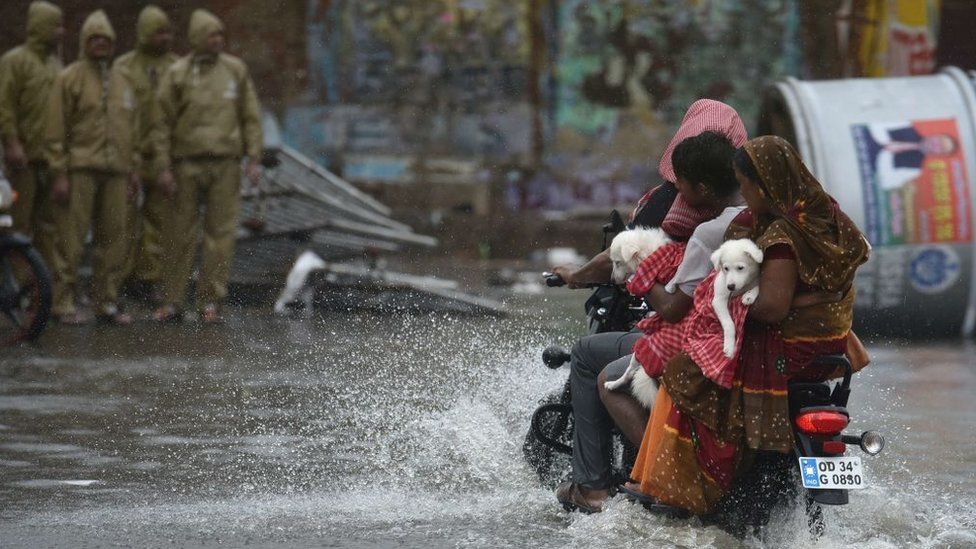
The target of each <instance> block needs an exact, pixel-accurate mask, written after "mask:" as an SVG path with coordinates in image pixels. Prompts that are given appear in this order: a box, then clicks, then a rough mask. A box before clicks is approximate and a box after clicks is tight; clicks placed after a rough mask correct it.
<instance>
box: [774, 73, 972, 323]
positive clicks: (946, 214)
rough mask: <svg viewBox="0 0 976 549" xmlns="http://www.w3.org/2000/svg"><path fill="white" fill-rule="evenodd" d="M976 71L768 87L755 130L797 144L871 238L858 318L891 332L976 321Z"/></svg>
mask: <svg viewBox="0 0 976 549" xmlns="http://www.w3.org/2000/svg"><path fill="white" fill-rule="evenodd" d="M973 86H974V79H973V78H972V77H971V75H967V74H966V73H964V72H963V71H961V70H959V69H957V68H954V67H949V68H945V69H943V70H942V71H941V72H939V73H938V74H934V75H931V76H916V77H904V78H871V79H867V78H864V79H847V80H832V81H800V80H797V79H794V78H790V79H787V80H785V81H783V82H780V83H777V84H775V85H774V86H772V87H770V88H769V89H768V90H767V93H766V95H765V97H764V99H763V106H762V109H761V114H760V120H759V126H758V130H759V134H760V135H762V134H776V135H780V136H782V137H784V138H786V139H788V140H789V141H790V142H792V143H793V144H794V145H796V147H797V149H798V150H799V152H800V154H801V155H802V156H803V159H804V160H805V161H806V163H807V165H808V166H809V167H810V169H811V170H812V171H813V173H814V174H815V175H816V176H817V177H818V178H819V179H820V181H822V182H823V184H824V186H825V187H826V188H827V190H828V192H830V193H831V194H832V195H833V196H834V197H835V198H836V199H837V201H838V202H840V204H841V206H842V207H843V208H844V211H845V212H847V213H848V214H849V215H850V216H851V217H852V218H853V219H854V221H855V222H856V223H857V224H858V226H859V227H861V229H862V230H863V231H864V232H865V234H867V235H868V239H869V240H870V241H871V245H872V246H873V248H874V249H873V252H872V258H871V260H870V261H869V263H868V264H867V265H865V266H864V267H862V269H861V271H860V272H859V273H858V279H857V291H858V296H857V318H858V327H859V328H861V329H869V330H872V331H877V332H882V333H885V334H890V335H906V336H933V335H934V336H940V335H944V336H955V335H957V334H959V333H963V334H964V335H967V336H969V335H972V334H973V331H974V328H976V286H974V283H976V277H974V276H973V271H974V265H973V262H974V260H976V254H974V253H973V209H974V208H973V197H974V192H973V174H974V173H976V95H974V87H973Z"/></svg>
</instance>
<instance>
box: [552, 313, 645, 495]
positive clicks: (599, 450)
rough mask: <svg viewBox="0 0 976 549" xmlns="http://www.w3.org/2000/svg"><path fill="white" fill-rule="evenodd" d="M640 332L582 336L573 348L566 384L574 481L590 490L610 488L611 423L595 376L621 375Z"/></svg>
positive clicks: (611, 376) (628, 362)
mask: <svg viewBox="0 0 976 549" xmlns="http://www.w3.org/2000/svg"><path fill="white" fill-rule="evenodd" d="M640 336H641V332H639V331H633V332H607V333H603V334H595V335H589V336H586V337H583V338H582V339H580V340H579V341H578V342H576V345H574V346H573V351H572V359H571V360H570V363H569V365H570V371H569V383H570V391H571V393H572V398H573V400H572V403H573V422H574V429H573V482H575V483H577V484H579V485H581V486H583V487H585V488H590V489H595V490H600V489H606V488H609V487H610V475H611V473H612V471H611V470H610V464H611V455H612V454H611V453H612V452H613V438H612V435H611V430H612V429H613V426H614V423H613V419H612V418H611V417H610V414H609V413H608V412H607V409H606V408H604V407H603V401H601V400H600V393H599V390H598V388H597V376H598V375H600V372H601V371H605V372H606V377H607V380H608V381H610V380H614V379H617V378H618V377H620V376H621V375H623V373H624V371H626V370H627V366H628V365H629V364H630V355H631V349H632V348H633V346H634V343H636V342H637V340H638V339H640Z"/></svg>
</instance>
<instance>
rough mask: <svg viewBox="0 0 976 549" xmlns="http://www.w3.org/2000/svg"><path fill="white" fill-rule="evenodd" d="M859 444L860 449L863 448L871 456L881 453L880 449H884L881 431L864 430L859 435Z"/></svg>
mask: <svg viewBox="0 0 976 549" xmlns="http://www.w3.org/2000/svg"><path fill="white" fill-rule="evenodd" d="M860 446H861V450H864V453H866V454H868V455H871V456H876V455H878V454H880V453H881V450H884V446H885V439H884V437H883V436H881V433H878V432H876V431H865V432H864V433H863V434H862V435H861V445H860Z"/></svg>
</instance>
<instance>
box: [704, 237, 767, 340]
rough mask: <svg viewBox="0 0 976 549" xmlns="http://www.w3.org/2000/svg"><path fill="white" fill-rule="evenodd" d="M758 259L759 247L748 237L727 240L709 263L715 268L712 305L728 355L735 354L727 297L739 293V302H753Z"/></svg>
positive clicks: (757, 281) (733, 334)
mask: <svg viewBox="0 0 976 549" xmlns="http://www.w3.org/2000/svg"><path fill="white" fill-rule="evenodd" d="M762 261H763V252H762V250H760V249H759V246H756V243H755V242H753V241H751V240H749V239H748V238H742V239H739V240H729V241H727V242H725V243H724V244H722V245H721V246H720V247H719V249H717V250H715V252H713V253H712V265H714V266H715V270H717V271H718V276H716V277H715V296H714V297H713V298H712V308H714V309H715V315H716V316H717V317H718V321H719V323H720V324H721V325H722V352H723V353H724V354H725V356H726V357H728V358H732V356H733V354H734V353H735V322H733V320H732V315H731V314H730V313H729V299H731V298H732V297H736V296H740V295H741V296H742V303H743V305H752V304H753V303H755V301H756V298H758V297H759V270H760V268H759V267H760V265H761V264H762Z"/></svg>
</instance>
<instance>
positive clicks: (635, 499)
mask: <svg viewBox="0 0 976 549" xmlns="http://www.w3.org/2000/svg"><path fill="white" fill-rule="evenodd" d="M617 489H618V490H619V491H620V493H622V494H624V497H626V498H627V501H629V502H631V503H639V504H640V505H641V506H642V507H643V508H644V509H647V510H648V511H651V512H652V513H657V514H660V515H665V516H668V517H672V518H688V517H690V516H691V513H690V512H689V511H687V510H685V509H682V508H680V507H674V506H672V505H668V504H666V503H661V500H659V499H657V498H656V497H654V496H651V495H648V494H645V493H644V492H641V491H640V490H637V489H634V488H632V487H629V486H628V485H627V484H622V485H620V487H619V488H617Z"/></svg>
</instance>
